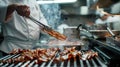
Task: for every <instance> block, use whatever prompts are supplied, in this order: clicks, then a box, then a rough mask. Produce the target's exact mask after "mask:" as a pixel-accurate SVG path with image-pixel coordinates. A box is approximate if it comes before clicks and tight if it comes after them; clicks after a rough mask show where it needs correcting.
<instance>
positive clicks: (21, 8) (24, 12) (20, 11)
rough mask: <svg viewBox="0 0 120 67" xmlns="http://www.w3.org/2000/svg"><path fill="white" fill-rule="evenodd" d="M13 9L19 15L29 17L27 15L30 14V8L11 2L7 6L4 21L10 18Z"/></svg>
mask: <svg viewBox="0 0 120 67" xmlns="http://www.w3.org/2000/svg"><path fill="white" fill-rule="evenodd" d="M15 10H16V12H17V13H18V14H19V15H20V16H25V17H29V15H30V8H29V7H28V6H27V5H17V4H12V5H9V6H8V7H7V13H6V18H5V21H7V20H8V19H9V18H11V16H12V14H13V12H14V11H15Z"/></svg>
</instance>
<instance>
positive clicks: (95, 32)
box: [90, 30, 120, 39]
mask: <svg viewBox="0 0 120 67" xmlns="http://www.w3.org/2000/svg"><path fill="white" fill-rule="evenodd" d="M111 31H112V32H113V33H114V34H115V35H119V34H120V31H118V30H111ZM90 32H91V33H92V34H93V35H95V36H97V38H101V39H105V38H106V37H109V36H111V34H110V33H109V32H108V30H90ZM113 36H114V35H113Z"/></svg>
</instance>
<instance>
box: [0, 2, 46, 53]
mask: <svg viewBox="0 0 120 67" xmlns="http://www.w3.org/2000/svg"><path fill="white" fill-rule="evenodd" d="M29 15H31V16H32V17H34V18H35V19H37V20H39V21H40V22H42V23H43V24H45V25H48V24H47V21H46V19H45V18H44V16H43V14H42V12H41V11H40V8H39V5H38V4H37V3H36V0H0V22H1V23H2V30H3V35H4V41H3V42H2V44H0V52H2V54H3V55H5V54H7V53H9V52H10V51H11V50H13V49H15V48H16V49H17V48H20V49H30V48H33V47H34V46H35V43H36V42H37V41H38V40H39V36H40V27H39V26H38V25H37V24H35V23H34V22H33V21H31V20H30V19H29V18H28V17H29Z"/></svg>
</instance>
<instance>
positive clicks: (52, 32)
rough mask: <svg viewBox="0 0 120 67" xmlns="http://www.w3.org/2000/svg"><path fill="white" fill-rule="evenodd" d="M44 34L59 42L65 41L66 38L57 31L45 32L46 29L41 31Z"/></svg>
mask: <svg viewBox="0 0 120 67" xmlns="http://www.w3.org/2000/svg"><path fill="white" fill-rule="evenodd" d="M43 31H44V32H46V33H48V34H49V35H51V36H53V37H55V38H57V39H59V40H66V38H67V37H66V36H65V35H63V34H60V33H59V32H57V31H54V30H46V29H43Z"/></svg>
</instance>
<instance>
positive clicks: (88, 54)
mask: <svg viewBox="0 0 120 67" xmlns="http://www.w3.org/2000/svg"><path fill="white" fill-rule="evenodd" d="M96 56H98V53H97V52H93V51H91V50H89V51H87V52H85V53H84V54H83V55H82V60H87V59H91V58H93V57H96Z"/></svg>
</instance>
